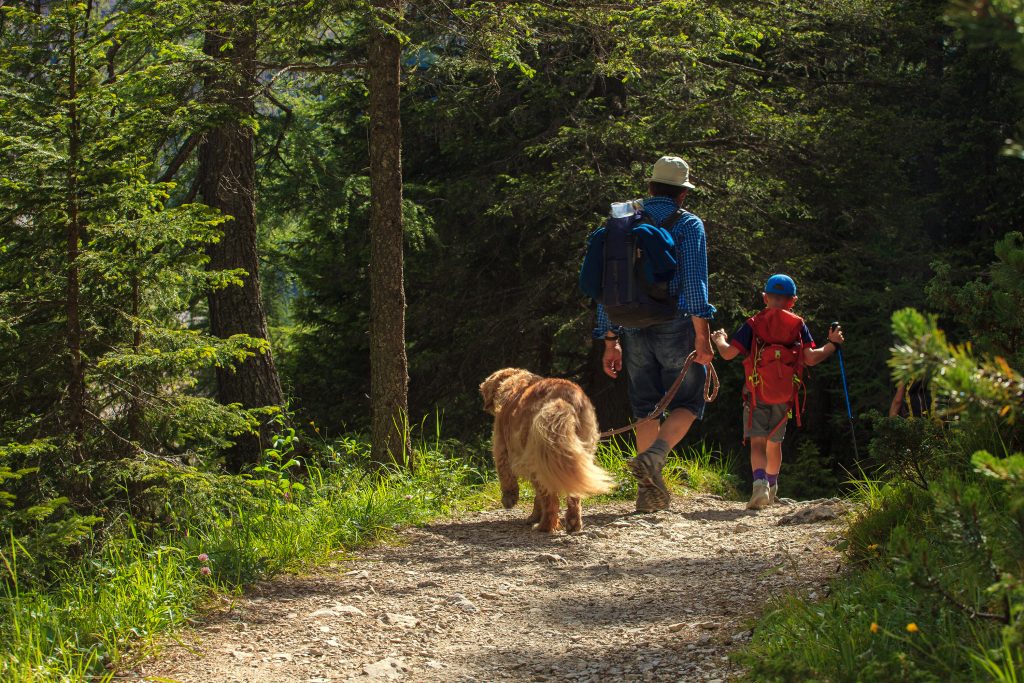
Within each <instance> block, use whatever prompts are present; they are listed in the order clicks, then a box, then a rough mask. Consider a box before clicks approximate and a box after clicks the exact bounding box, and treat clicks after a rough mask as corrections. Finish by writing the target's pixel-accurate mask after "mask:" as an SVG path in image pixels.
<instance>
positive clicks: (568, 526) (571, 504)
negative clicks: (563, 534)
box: [565, 496, 583, 534]
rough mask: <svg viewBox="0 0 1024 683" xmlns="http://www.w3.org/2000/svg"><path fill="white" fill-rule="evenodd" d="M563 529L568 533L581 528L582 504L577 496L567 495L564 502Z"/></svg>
mask: <svg viewBox="0 0 1024 683" xmlns="http://www.w3.org/2000/svg"><path fill="white" fill-rule="evenodd" d="M565 530H566V531H567V532H568V533H570V534H571V533H573V532H576V531H582V530H583V505H582V503H581V502H580V497H579V496H569V500H568V501H567V502H566V504H565Z"/></svg>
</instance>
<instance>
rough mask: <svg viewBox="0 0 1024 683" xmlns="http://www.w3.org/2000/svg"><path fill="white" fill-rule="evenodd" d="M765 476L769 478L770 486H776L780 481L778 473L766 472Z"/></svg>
mask: <svg viewBox="0 0 1024 683" xmlns="http://www.w3.org/2000/svg"><path fill="white" fill-rule="evenodd" d="M764 478H765V479H767V480H768V485H769V486H775V485H776V484H778V483H779V475H778V474H766V475H764Z"/></svg>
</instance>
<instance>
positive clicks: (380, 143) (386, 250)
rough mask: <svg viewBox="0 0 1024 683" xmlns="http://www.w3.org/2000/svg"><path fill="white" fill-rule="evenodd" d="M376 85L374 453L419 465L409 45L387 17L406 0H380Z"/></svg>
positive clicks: (373, 67) (382, 460) (372, 79)
mask: <svg viewBox="0 0 1024 683" xmlns="http://www.w3.org/2000/svg"><path fill="white" fill-rule="evenodd" d="M374 7H375V9H376V10H377V17H376V22H377V23H375V26H374V31H373V33H374V35H372V36H371V42H370V54H369V88H370V404H371V411H372V415H371V428H372V435H371V438H372V448H373V451H372V452H373V459H374V461H375V462H377V463H378V464H382V465H386V464H390V463H392V462H394V463H398V464H400V465H403V466H406V467H409V468H410V469H411V468H412V466H413V462H412V450H411V444H410V443H409V430H408V428H407V426H408V412H409V400H408V394H409V367H408V359H407V357H406V353H405V284H404V275H403V268H404V260H403V259H404V256H403V246H404V230H403V228H402V130H401V115H400V113H399V102H400V82H399V75H400V69H401V66H400V58H401V45H400V44H399V40H398V37H397V36H395V35H393V34H392V33H391V32H389V31H388V30H387V29H388V28H389V27H388V26H386V25H381V24H384V23H391V22H397V21H398V20H399V19H400V18H401V16H402V0H376V2H375V3H374Z"/></svg>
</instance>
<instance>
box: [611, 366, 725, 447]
mask: <svg viewBox="0 0 1024 683" xmlns="http://www.w3.org/2000/svg"><path fill="white" fill-rule="evenodd" d="M696 357H697V352H696V351H691V352H690V355H689V356H687V357H686V361H685V362H684V363H683V369H682V370H680V371H679V375H678V376H677V377H676V381H675V382H673V383H672V386H671V387H669V390H668V391H667V392H665V395H664V396H662V397H661V400H660V401H658V405H656V406H654V410H652V411H651V412H650V413H648V415H647V417H645V418H643V419H640V420H637V421H636V422H634V423H632V424H628V425H626V426H625V427H619V428H618V429H609V430H608V431H607V432H601V433H600V434H598V438H599V439H601V440H604V439H607V438H608V437H609V436H613V435H615V434H621V433H622V432H628V431H629V430H630V429H633V428H635V427H636V426H637V425H641V424H643V423H645V422H650V421H651V420H655V419H658V418H660V417H661V415H662V413H664V412H665V408H667V407H668V404H669V401H671V400H672V398H673V397H674V396H675V395H676V392H677V391H679V387H680V386H681V385H682V383H683V379H684V378H685V377H686V372H687V370H689V369H690V366H691V365H693V361H694V359H695V358H696ZM704 367H705V368H707V373H706V376H705V377H704V402H705V403H711V402H712V401H714V400H715V399H716V398H718V388H719V382H718V373H717V372H715V364H714V363H708V364H707V365H706V366H704Z"/></svg>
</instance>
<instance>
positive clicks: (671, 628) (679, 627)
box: [668, 621, 686, 633]
mask: <svg viewBox="0 0 1024 683" xmlns="http://www.w3.org/2000/svg"><path fill="white" fill-rule="evenodd" d="M684 628H686V623H685V622H682V621H681V622H679V623H678V624H669V627H668V630H669V632H670V633H678V632H679V631H682V630H683V629H684Z"/></svg>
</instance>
